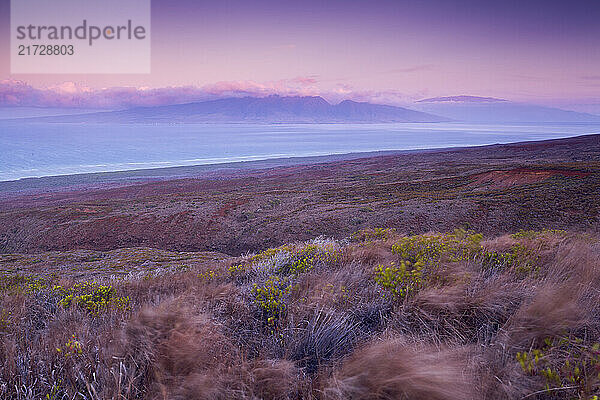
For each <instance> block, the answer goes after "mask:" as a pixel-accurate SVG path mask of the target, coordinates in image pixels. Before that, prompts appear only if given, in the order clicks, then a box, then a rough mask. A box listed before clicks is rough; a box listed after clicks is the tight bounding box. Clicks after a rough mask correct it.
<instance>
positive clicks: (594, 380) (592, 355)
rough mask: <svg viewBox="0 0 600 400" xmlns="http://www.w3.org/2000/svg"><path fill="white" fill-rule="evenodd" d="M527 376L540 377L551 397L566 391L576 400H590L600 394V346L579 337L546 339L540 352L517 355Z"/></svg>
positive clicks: (533, 350) (536, 350) (537, 350)
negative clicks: (559, 391) (551, 394)
mask: <svg viewBox="0 0 600 400" xmlns="http://www.w3.org/2000/svg"><path fill="white" fill-rule="evenodd" d="M516 360H517V361H518V362H519V364H520V366H521V370H522V372H523V373H524V374H526V375H530V376H535V377H537V378H538V379H539V380H540V381H541V382H542V383H543V386H544V389H542V391H547V392H549V393H551V392H554V391H556V390H557V389H560V390H564V391H565V392H567V393H569V394H570V396H571V397H573V398H579V399H591V398H592V396H593V395H595V394H597V393H598V392H599V391H600V344H599V343H593V344H592V345H586V344H585V343H584V341H583V339H581V338H578V337H574V338H571V337H557V338H546V339H545V340H544V345H543V346H542V348H540V349H532V350H530V351H524V352H518V353H517V354H516Z"/></svg>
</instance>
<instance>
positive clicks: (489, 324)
mask: <svg viewBox="0 0 600 400" xmlns="http://www.w3.org/2000/svg"><path fill="white" fill-rule="evenodd" d="M142 260H147V262H143V261H142ZM0 265H2V268H3V269H4V273H3V275H2V278H0V304H1V308H0V310H1V311H0V397H3V398H23V399H34V398H46V395H48V398H52V399H62V398H74V397H73V396H75V398H86V399H109V398H125V399H133V398H173V399H175V398H202V399H204V398H206V399H229V398H247V399H255V398H266V399H297V398H302V399H311V398H313V399H322V398H325V399H342V398H356V399H379V398H381V399H383V398H407V399H456V400H458V399H481V398H489V399H502V398H505V399H521V398H523V397H524V396H530V397H528V398H537V399H572V398H586V399H587V398H591V396H592V395H594V394H597V393H598V390H599V389H600V386H599V385H600V381H599V379H598V368H599V367H600V360H599V359H598V350H599V349H598V345H597V343H598V342H599V341H600V336H599V335H600V331H599V328H600V325H599V324H600V316H599V315H598V305H599V301H600V293H599V292H598V290H597V287H598V284H599V283H600V270H599V269H598V266H599V265H600V249H599V247H598V238H597V237H594V236H590V235H582V234H575V233H568V232H565V231H543V232H520V233H517V234H515V235H504V236H500V237H496V238H484V237H482V236H481V235H478V234H474V233H471V232H465V231H456V232H455V233H448V234H428V235H421V236H411V237H406V236H402V235H399V234H397V233H396V232H395V231H393V230H366V231H361V232H359V233H357V234H355V235H353V236H352V237H350V238H348V239H346V240H332V239H323V238H317V239H314V240H311V241H309V242H296V243H292V244H288V245H285V246H282V247H279V248H274V249H267V250H265V251H263V252H260V253H257V254H249V255H246V256H243V257H225V256H222V255H218V254H214V253H211V254H206V253H170V252H165V251H159V250H149V249H145V248H142V249H125V250H118V251H108V252H91V251H73V252H65V253H44V254H38V255H4V256H2V258H1V259H0ZM41 265H49V266H51V267H52V268H51V269H50V270H47V269H45V268H44V269H42V268H40V266H41ZM100 265H102V266H103V268H98V267H99V266H100ZM123 265H132V266H133V268H132V269H133V270H134V273H125V272H127V271H125V270H123V269H122V266H123ZM175 266H177V267H175ZM90 270H91V271H93V275H91V274H90V273H89V272H88V271H90ZM7 271H10V272H7ZM52 272H60V274H59V275H57V274H56V273H54V274H53V273H52ZM120 272H121V273H122V274H119V273H120ZM92 279H93V281H92ZM533 393H537V394H535V395H533Z"/></svg>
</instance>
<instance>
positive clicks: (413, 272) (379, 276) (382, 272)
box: [375, 261, 422, 300]
mask: <svg viewBox="0 0 600 400" xmlns="http://www.w3.org/2000/svg"><path fill="white" fill-rule="evenodd" d="M375 282H377V284H378V285H379V286H381V288H382V289H383V290H385V291H386V292H388V293H390V294H391V295H392V296H393V298H394V299H395V300H399V299H403V298H405V297H406V296H408V295H409V294H410V293H412V292H415V291H416V290H418V289H419V288H420V286H421V284H422V273H421V264H420V263H416V264H410V262H408V261H401V262H400V264H399V265H396V264H395V263H392V264H391V265H390V266H389V267H384V266H383V265H378V266H377V267H375Z"/></svg>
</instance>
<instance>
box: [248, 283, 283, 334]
mask: <svg viewBox="0 0 600 400" xmlns="http://www.w3.org/2000/svg"><path fill="white" fill-rule="evenodd" d="M291 289H292V286H291V285H290V284H289V283H288V282H287V280H286V279H281V278H279V277H278V276H271V277H269V279H267V281H266V282H265V283H264V284H263V285H257V284H256V283H255V284H254V286H253V288H252V294H253V295H254V304H256V305H257V306H258V307H259V308H260V309H261V311H262V314H263V318H264V320H265V322H267V324H268V325H271V326H274V325H275V324H276V323H277V321H278V320H279V318H280V317H281V316H282V315H283V314H284V313H285V311H286V304H285V297H286V296H287V295H288V294H289V292H290V290H291Z"/></svg>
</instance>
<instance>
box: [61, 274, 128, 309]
mask: <svg viewBox="0 0 600 400" xmlns="http://www.w3.org/2000/svg"><path fill="white" fill-rule="evenodd" d="M52 292H53V293H54V294H55V295H57V296H58V297H59V300H58V304H59V305H61V306H62V307H64V308H70V307H80V308H82V309H84V310H86V311H88V312H89V313H91V314H98V313H100V312H102V311H106V310H108V309H111V308H113V309H119V310H129V309H130V301H129V297H117V296H115V294H116V293H115V292H116V291H115V289H114V288H113V287H112V286H106V285H99V284H98V283H96V282H82V283H77V284H75V285H73V286H71V287H69V288H64V287H62V286H55V287H54V288H53V289H52Z"/></svg>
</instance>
